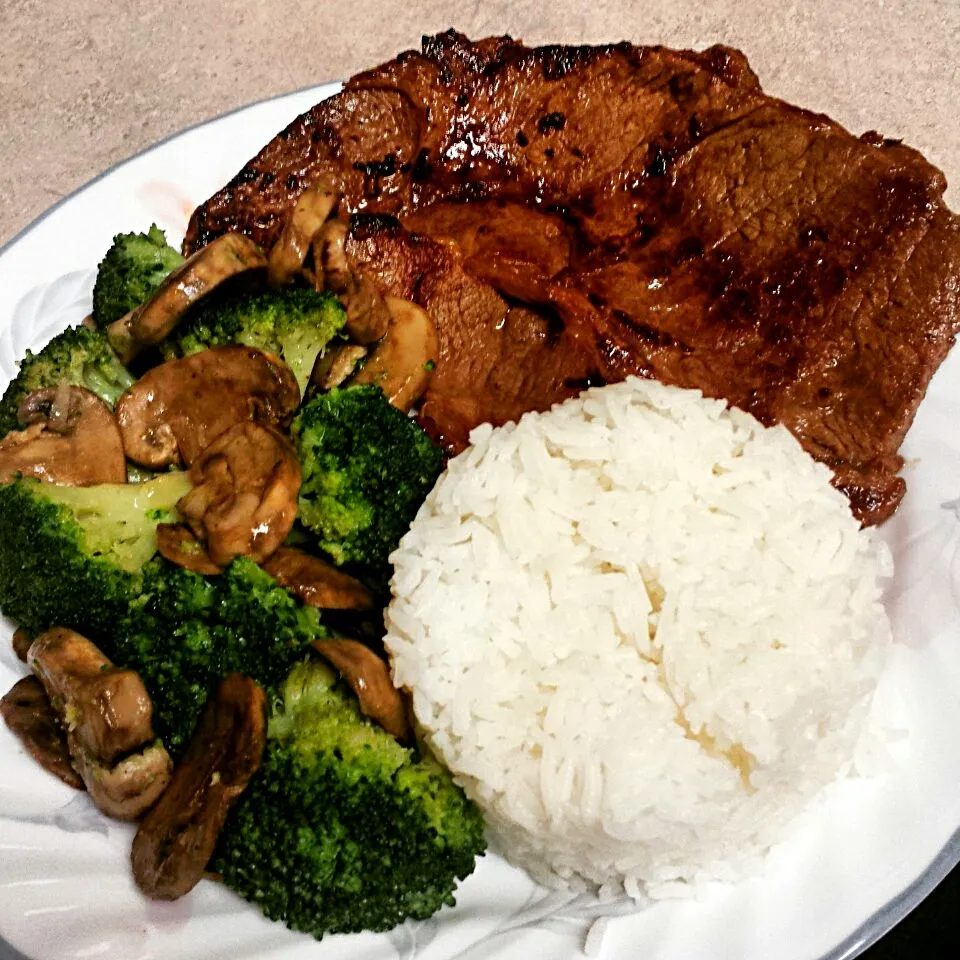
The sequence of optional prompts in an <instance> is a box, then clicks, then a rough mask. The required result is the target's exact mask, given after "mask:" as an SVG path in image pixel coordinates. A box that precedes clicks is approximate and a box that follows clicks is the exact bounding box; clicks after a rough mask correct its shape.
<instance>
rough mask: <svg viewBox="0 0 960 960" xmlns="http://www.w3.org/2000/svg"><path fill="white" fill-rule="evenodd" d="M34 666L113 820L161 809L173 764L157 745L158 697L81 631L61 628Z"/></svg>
mask: <svg viewBox="0 0 960 960" xmlns="http://www.w3.org/2000/svg"><path fill="white" fill-rule="evenodd" d="M27 662H28V663H29V664H30V667H31V669H32V670H33V672H34V673H35V674H36V675H37V677H38V678H39V679H40V681H41V683H42V684H43V687H44V689H45V690H46V692H47V696H48V697H49V698H50V702H51V703H52V704H53V707H54V709H55V710H56V711H57V713H58V715H59V716H60V717H61V719H62V721H63V722H64V725H65V726H66V730H67V745H68V747H69V749H70V755H71V757H72V758H73V764H74V767H75V768H76V769H77V771H78V772H79V774H80V776H81V777H82V778H83V781H84V783H85V784H86V786H87V790H88V791H89V793H90V796H91V797H92V798H93V800H94V802H95V803H96V804H97V806H98V807H100V809H101V810H103V812H104V813H106V814H107V815H108V816H112V817H118V818H120V819H136V818H137V817H138V816H140V815H141V814H142V813H143V812H144V811H145V810H146V809H148V808H149V807H150V806H152V804H153V803H154V802H155V801H156V799H157V797H158V796H159V795H160V793H161V792H162V791H163V788H164V786H165V785H166V783H167V780H168V779H169V776H170V771H171V768H172V764H171V762H170V757H169V755H168V754H167V751H166V750H165V749H164V748H163V746H162V745H161V744H160V743H159V742H158V741H156V738H155V735H154V732H153V725H152V717H153V707H152V704H151V702H150V697H149V696H148V695H147V691H146V689H145V688H144V686H143V683H142V682H141V680H140V678H139V676H138V675H137V674H136V673H134V672H133V671H132V670H122V669H119V668H117V667H114V666H113V664H112V663H111V662H110V661H109V660H108V659H107V658H106V657H105V656H104V655H103V654H102V653H101V652H100V650H99V649H98V648H97V646H96V645H95V644H93V643H92V642H91V641H90V640H88V639H87V638H86V637H83V636H81V635H80V634H79V633H76V632H75V631H73V630H67V629H65V628H63V627H54V628H53V629H51V630H47V631H46V632H45V633H42V634H40V636H38V637H37V638H36V640H34V641H33V643H32V644H31V645H30V649H29V651H28V652H27Z"/></svg>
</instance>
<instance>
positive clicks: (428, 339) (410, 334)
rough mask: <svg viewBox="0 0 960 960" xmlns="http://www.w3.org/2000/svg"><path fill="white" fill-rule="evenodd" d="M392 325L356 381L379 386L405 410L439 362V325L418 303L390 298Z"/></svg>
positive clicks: (388, 397)
mask: <svg viewBox="0 0 960 960" xmlns="http://www.w3.org/2000/svg"><path fill="white" fill-rule="evenodd" d="M387 306H388V307H389V309H390V325H389V327H388V328H387V334H386V336H385V337H384V338H383V340H381V341H380V343H378V344H377V346H376V348H375V349H374V351H373V353H371V354H370V357H369V359H368V360H367V362H366V364H364V366H363V369H362V370H361V371H360V372H359V373H358V374H357V375H356V376H355V377H354V378H353V381H352V382H353V383H370V384H373V385H374V386H377V387H380V389H381V390H383V392H384V393H385V394H386V396H387V399H388V400H389V401H390V402H391V403H392V404H393V405H394V406H395V407H399V408H400V409H401V410H403V411H407V410H409V409H410V408H411V407H412V406H413V405H414V404H415V403H416V402H417V400H419V399H420V397H421V396H422V395H423V393H424V391H425V390H426V389H427V384H428V383H429V382H430V376H431V373H432V372H433V367H434V365H435V363H436V358H437V353H438V350H439V344H438V340H437V328H436V327H435V326H434V323H433V321H432V320H431V319H430V317H428V316H427V314H426V313H425V312H424V311H423V310H421V309H420V307H418V306H417V305H416V304H415V303H411V302H410V301H409V300H401V299H399V298H398V297H387Z"/></svg>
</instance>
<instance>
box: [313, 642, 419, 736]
mask: <svg viewBox="0 0 960 960" xmlns="http://www.w3.org/2000/svg"><path fill="white" fill-rule="evenodd" d="M313 648H314V649H315V650H316V651H317V653H319V654H320V655H321V656H322V657H323V658H324V659H325V660H327V661H329V662H330V663H331V664H332V665H333V666H334V667H336V669H337V670H338V671H339V672H340V675H341V676H342V677H343V679H344V680H346V681H347V683H348V684H349V685H350V688H351V689H352V690H353V692H354V693H355V694H356V695H357V700H358V701H359V703H360V712H361V713H362V714H363V715H364V716H365V717H369V718H370V719H371V720H373V721H374V723H378V724H380V726H381V727H383V729H384V730H386V731H387V733H389V734H390V735H391V736H393V737H395V738H396V739H397V740H398V741H400V743H407V742H409V739H410V724H409V721H408V717H407V710H406V707H405V706H404V702H403V697H402V696H401V695H400V691H399V690H397V688H396V687H395V686H394V685H393V683H392V682H391V680H390V671H389V670H388V669H387V665H386V663H385V662H384V661H383V660H381V659H380V657H378V656H377V655H376V654H375V653H374V652H373V651H372V650H371V649H370V648H369V647H366V646H364V645H363V644H362V643H358V642H357V641H356V640H314V641H313Z"/></svg>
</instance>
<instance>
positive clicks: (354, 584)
mask: <svg viewBox="0 0 960 960" xmlns="http://www.w3.org/2000/svg"><path fill="white" fill-rule="evenodd" d="M263 569H264V570H266V571H267V573H269V574H270V576H271V577H273V579H274V580H276V581H277V583H278V584H279V585H280V586H281V587H283V588H284V589H285V590H289V591H290V592H291V593H292V594H294V595H295V596H298V597H299V598H300V599H301V600H302V601H303V602H304V603H306V604H308V605H309V606H311V607H317V608H318V609H320V610H369V609H371V608H372V607H373V597H372V596H371V594H370V591H369V590H368V589H367V588H366V587H365V586H364V585H363V584H362V583H361V582H360V581H359V580H356V579H354V578H353V577H351V576H350V575H349V574H346V573H344V572H343V571H342V570H338V569H337V568H336V567H334V566H332V565H331V564H329V563H326V562H325V561H323V560H321V559H320V558H319V557H313V556H311V555H310V554H309V553H304V552H303V551H302V550H297V548H296V547H280V549H279V550H277V551H276V552H275V553H274V554H273V556H272V557H270V559H269V560H267V561H266V563H264V564H263Z"/></svg>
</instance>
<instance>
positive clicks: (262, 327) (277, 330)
mask: <svg viewBox="0 0 960 960" xmlns="http://www.w3.org/2000/svg"><path fill="white" fill-rule="evenodd" d="M345 320H346V313H345V311H344V309H343V307H342V306H341V305H340V301H339V300H337V298H336V297H334V296H332V295H331V294H328V293H317V292H316V291H315V290H311V289H309V288H305V287H304V288H301V287H285V288H283V289H281V290H267V291H264V292H262V293H257V294H247V295H243V294H232V295H229V296H224V297H216V296H214V297H211V298H209V299H208V300H206V301H201V302H200V303H199V304H198V305H197V307H196V308H195V309H194V310H193V311H191V313H190V314H189V315H188V316H187V317H186V318H184V321H183V323H182V324H181V325H180V326H179V327H178V328H177V330H176V331H175V332H174V333H173V334H172V336H170V337H168V338H167V340H166V341H165V342H164V343H163V344H162V346H161V349H162V351H163V353H164V355H165V356H166V357H167V358H168V359H172V358H173V357H182V356H186V355H187V354H190V353H197V352H198V351H200V350H206V349H207V348H208V347H218V346H224V345H227V344H231V343H242V344H244V345H245V346H248V347H256V348H257V349H259V350H266V351H269V352H270V353H274V354H277V355H278V356H280V357H282V358H283V361H284V362H285V363H286V364H287V366H288V367H290V369H291V370H292V371H293V374H294V376H295V377H296V378H297V383H298V384H299V385H300V392H301V393H303V391H304V390H305V389H306V386H307V381H308V380H309V379H310V371H311V370H312V369H313V364H314V361H315V360H316V359H317V354H319V353H320V351H321V350H323V348H324V347H325V346H326V345H327V344H328V343H329V342H330V341H331V340H332V339H333V338H334V337H335V336H337V334H338V333H340V331H341V329H342V328H343V324H344V321H345Z"/></svg>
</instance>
